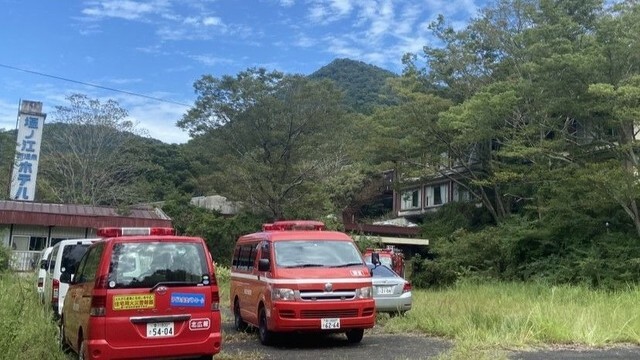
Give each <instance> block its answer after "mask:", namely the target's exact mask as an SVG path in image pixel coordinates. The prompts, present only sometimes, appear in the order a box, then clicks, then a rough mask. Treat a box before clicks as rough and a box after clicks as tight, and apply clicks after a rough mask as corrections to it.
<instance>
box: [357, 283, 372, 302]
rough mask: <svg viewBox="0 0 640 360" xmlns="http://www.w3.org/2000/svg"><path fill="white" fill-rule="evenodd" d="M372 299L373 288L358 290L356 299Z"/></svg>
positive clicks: (367, 287)
mask: <svg viewBox="0 0 640 360" xmlns="http://www.w3.org/2000/svg"><path fill="white" fill-rule="evenodd" d="M372 297H373V288H372V287H371V286H365V287H362V288H360V289H356V298H358V299H371V298H372Z"/></svg>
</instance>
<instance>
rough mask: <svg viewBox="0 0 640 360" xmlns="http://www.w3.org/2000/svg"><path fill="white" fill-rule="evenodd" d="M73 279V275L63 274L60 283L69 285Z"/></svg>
mask: <svg viewBox="0 0 640 360" xmlns="http://www.w3.org/2000/svg"><path fill="white" fill-rule="evenodd" d="M72 279H73V276H72V275H71V274H69V273H68V272H66V271H65V272H62V273H60V282H62V283H69V282H71V280H72Z"/></svg>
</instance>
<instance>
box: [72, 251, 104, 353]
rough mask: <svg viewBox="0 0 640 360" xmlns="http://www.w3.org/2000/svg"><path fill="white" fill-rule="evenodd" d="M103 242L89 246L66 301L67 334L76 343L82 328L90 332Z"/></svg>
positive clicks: (79, 264)
mask: <svg viewBox="0 0 640 360" xmlns="http://www.w3.org/2000/svg"><path fill="white" fill-rule="evenodd" d="M104 245H105V244H103V243H99V244H97V245H96V246H95V247H91V248H89V250H88V251H87V252H86V254H85V255H84V256H83V257H82V259H81V260H80V262H79V263H78V265H77V269H78V270H77V271H76V273H75V274H74V276H73V280H72V281H71V284H70V285H69V290H68V292H67V298H68V299H65V302H64V309H63V314H64V315H63V316H64V321H65V326H66V329H65V335H66V336H67V339H69V341H70V342H71V343H72V344H74V347H75V344H77V343H78V337H77V336H78V333H79V330H80V328H81V327H82V329H84V331H85V333H88V332H90V329H89V327H88V324H89V316H90V314H89V313H90V311H91V295H92V290H93V287H94V285H95V280H96V277H97V272H98V268H99V265H100V259H101V258H102V253H103V252H104Z"/></svg>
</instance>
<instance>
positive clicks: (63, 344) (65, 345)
mask: <svg viewBox="0 0 640 360" xmlns="http://www.w3.org/2000/svg"><path fill="white" fill-rule="evenodd" d="M58 345H59V346H60V350H62V352H63V353H65V354H66V353H68V352H69V350H70V348H69V344H68V343H67V338H66V337H65V336H64V318H62V319H60V326H59V327H58Z"/></svg>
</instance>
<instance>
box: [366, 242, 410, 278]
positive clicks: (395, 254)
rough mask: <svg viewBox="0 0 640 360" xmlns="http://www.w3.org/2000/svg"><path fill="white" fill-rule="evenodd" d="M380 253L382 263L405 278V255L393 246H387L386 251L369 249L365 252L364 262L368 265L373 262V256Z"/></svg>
mask: <svg viewBox="0 0 640 360" xmlns="http://www.w3.org/2000/svg"><path fill="white" fill-rule="evenodd" d="M374 252H375V253H378V255H379V256H380V263H382V264H383V265H387V266H388V267H390V268H391V269H393V271H395V272H396V273H398V275H400V276H402V277H404V254H403V253H402V252H401V251H400V250H398V249H396V248H395V247H393V246H387V247H386V248H384V249H372V248H368V249H367V250H365V252H364V255H363V256H364V260H365V261H366V262H368V263H370V262H371V254H372V253H374Z"/></svg>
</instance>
